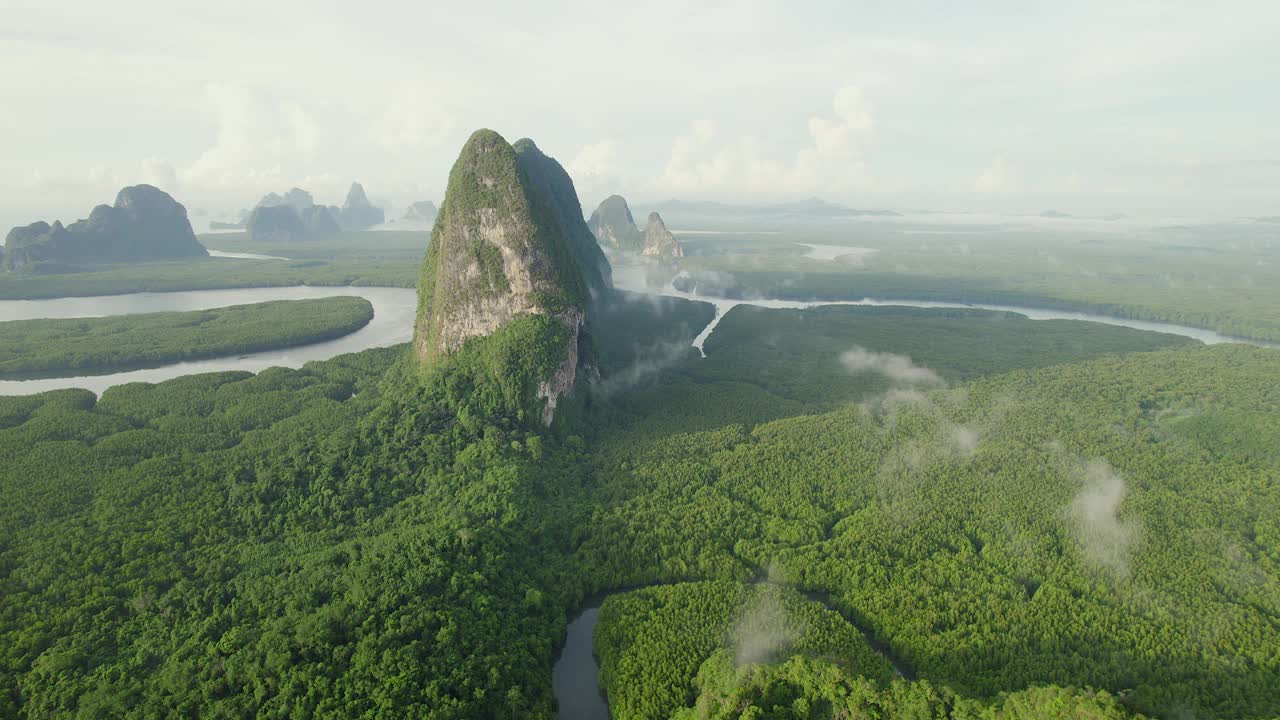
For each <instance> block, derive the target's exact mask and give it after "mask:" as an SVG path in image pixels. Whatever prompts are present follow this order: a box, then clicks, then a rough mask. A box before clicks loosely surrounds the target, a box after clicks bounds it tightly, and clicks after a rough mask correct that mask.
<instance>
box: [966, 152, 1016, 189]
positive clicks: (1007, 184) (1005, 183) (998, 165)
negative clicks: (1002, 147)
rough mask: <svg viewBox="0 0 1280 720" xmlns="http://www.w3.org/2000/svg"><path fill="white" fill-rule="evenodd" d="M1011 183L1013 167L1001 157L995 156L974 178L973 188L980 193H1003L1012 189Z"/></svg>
mask: <svg viewBox="0 0 1280 720" xmlns="http://www.w3.org/2000/svg"><path fill="white" fill-rule="evenodd" d="M1013 184H1014V178H1013V168H1012V167H1010V166H1009V163H1007V162H1005V159H1004V158H1003V157H997V158H996V159H995V160H993V161H992V162H991V165H990V166H988V167H987V169H985V170H983V171H982V172H980V173H978V177H976V178H974V180H973V189H974V190H975V191H976V192H980V193H1003V192H1009V191H1010V190H1012V189H1013Z"/></svg>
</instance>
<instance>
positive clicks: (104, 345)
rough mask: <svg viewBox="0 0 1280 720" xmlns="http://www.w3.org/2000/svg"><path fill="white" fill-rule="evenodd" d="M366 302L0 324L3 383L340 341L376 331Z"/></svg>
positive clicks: (344, 299)
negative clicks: (367, 329) (371, 328)
mask: <svg viewBox="0 0 1280 720" xmlns="http://www.w3.org/2000/svg"><path fill="white" fill-rule="evenodd" d="M372 319H373V306H372V305H371V304H370V303H369V301H368V300H365V299H364V298H362V297H351V296H337V297H327V298H318V299H312V300H276V301H272V302H262V303H253V304H249V305H232V306H230V307H222V308H213V309H210V310H195V311H191V312H161V313H146V314H141V315H126V316H120V317H99V318H70V319H62V320H47V319H45V320H14V321H11V322H0V379H6V380H21V379H28V378H34V377H60V376H64V375H71V374H74V375H105V374H108V373H115V372H123V371H127V370H140V369H144V368H149V367H159V366H162V365H168V364H170V363H176V362H183V361H187V360H204V359H208V358H215V357H226V356H228V355H239V354H245V353H255V352H262V351H265V350H278V349H281V348H289V347H297V346H300V345H310V344H311V343H317V342H322V341H325V340H333V339H335V338H339V337H342V336H344V335H347V334H349V333H353V332H355V331H356V330H359V329H360V328H362V327H364V326H365V325H367V324H369V321H370V320H372Z"/></svg>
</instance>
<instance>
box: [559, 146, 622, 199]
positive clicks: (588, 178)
mask: <svg viewBox="0 0 1280 720" xmlns="http://www.w3.org/2000/svg"><path fill="white" fill-rule="evenodd" d="M617 172H618V144H617V143H615V142H614V141H613V140H601V141H600V142H596V143H592V144H590V145H586V146H584V147H583V148H582V149H580V150H579V151H578V153H577V154H576V155H574V156H573V159H572V160H570V161H569V176H570V177H572V178H573V182H574V185H576V186H578V188H579V192H581V191H582V190H584V189H585V190H587V191H593V190H598V189H600V188H602V187H604V186H606V185H609V184H611V183H615V182H616V180H617Z"/></svg>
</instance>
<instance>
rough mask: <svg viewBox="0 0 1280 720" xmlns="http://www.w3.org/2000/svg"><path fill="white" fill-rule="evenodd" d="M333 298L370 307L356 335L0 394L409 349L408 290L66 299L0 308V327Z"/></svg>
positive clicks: (16, 384) (96, 387) (13, 387)
mask: <svg viewBox="0 0 1280 720" xmlns="http://www.w3.org/2000/svg"><path fill="white" fill-rule="evenodd" d="M332 296H343V297H354V298H363V299H364V300H365V301H367V302H368V303H370V304H371V306H372V308H373V318H372V319H371V320H370V321H369V322H368V323H367V324H365V325H364V326H363V327H361V328H359V329H357V330H356V331H354V332H351V333H349V334H346V335H343V336H341V337H336V338H334V339H329V340H323V341H320V342H312V343H309V344H304V345H298V346H295V347H288V348H282V349H274V350H266V351H260V352H252V353H247V354H245V353H240V354H235V355H231V356H226V357H216V358H209V359H204V360H184V361H181V362H177V363H173V364H169V365H164V366H162V367H155V368H147V369H140V370H129V371H126V372H115V373H111V374H106V375H89V374H83V375H78V376H75V377H60V378H42V379H26V380H0V395H30V394H34V393H39V392H45V391H47V390H58V389H65V388H84V389H88V390H91V391H93V392H94V393H98V394H101V393H102V391H103V390H105V389H106V388H108V387H111V386H112V385H120V384H123V383H128V382H150V383H156V382H161V381H164V380H169V379H172V378H175V377H180V376H183V375H192V374H196V373H207V372H223V371H228V370H241V371H248V372H255V373H256V372H260V371H262V370H265V369H267V368H269V367H291V368H299V367H302V365H304V364H305V363H308V362H311V361H315V360H327V359H329V358H332V357H334V356H336V355H342V354H346V353H353V352H359V351H361V350H367V349H369V348H374V347H386V346H390V345H398V344H400V343H405V342H408V341H409V339H410V338H411V337H412V336H413V318H414V314H415V312H416V310H417V302H418V300H417V293H416V292H415V291H414V290H410V289H404V288H388V287H361V288H355V287H341V288H323V287H320V288H317V287H308V286H295V287H281V288H242V289H230V290H196V291H188V292H174V293H132V294H128V295H112V296H108V297H70V298H58V299H53V300H38V301H31V300H9V301H0V320H31V319H37V318H87V317H103V316H121V315H134V314H137V313H144V314H145V313H156V312H188V311H199V310H208V309H210V308H222V307H227V306H232V305H241V304H248V303H262V302H271V301H280V300H308V299H319V298H325V297H332Z"/></svg>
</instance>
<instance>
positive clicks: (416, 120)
mask: <svg viewBox="0 0 1280 720" xmlns="http://www.w3.org/2000/svg"><path fill="white" fill-rule="evenodd" d="M452 129H453V118H452V116H450V114H449V113H448V112H446V111H445V110H444V109H443V108H442V107H441V106H440V104H439V103H438V102H436V101H435V100H433V99H432V98H431V97H430V96H429V95H427V94H426V93H424V92H411V93H406V94H402V95H400V96H399V97H397V98H395V99H394V100H392V101H391V103H390V104H389V105H388V106H387V107H386V108H385V109H384V110H383V111H382V112H380V113H379V114H378V115H377V117H376V118H375V120H374V122H373V126H372V129H371V131H370V132H371V135H372V139H373V141H374V142H375V143H377V144H378V145H380V146H382V147H383V148H385V149H387V150H407V149H416V148H425V147H431V146H434V145H438V144H440V142H441V141H443V140H444V138H445V136H446V135H447V134H448V133H449V131H450V130H452Z"/></svg>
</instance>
